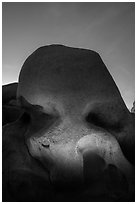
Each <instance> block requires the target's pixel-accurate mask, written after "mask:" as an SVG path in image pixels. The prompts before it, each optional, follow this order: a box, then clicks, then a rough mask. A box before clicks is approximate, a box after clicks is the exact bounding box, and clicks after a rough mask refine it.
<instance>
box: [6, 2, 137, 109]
mask: <svg viewBox="0 0 137 204" xmlns="http://www.w3.org/2000/svg"><path fill="white" fill-rule="evenodd" d="M134 15H135V11H134V3H127V2H123V3H118V2H117V3H116V2H114V3H112V2H108V3H98V2H96V3H93V2H88V3H83V2H80V3H74V2H72V3H70V2H69V3H51V2H50V3H47V2H44V3H36V2H32V3H18V2H16V3H8V2H5V3H3V9H2V16H3V19H2V21H3V23H2V27H3V28H2V34H3V36H2V38H3V39H2V42H3V45H2V47H3V50H2V54H3V56H2V58H3V69H2V70H3V84H6V83H9V82H14V81H17V80H18V75H19V71H20V69H21V66H22V64H23V62H24V61H25V59H26V58H27V57H28V55H29V54H31V53H32V52H33V51H34V50H35V49H37V48H38V47H39V46H42V45H47V44H52V43H54V44H55V43H58V44H59V43H60V44H65V45H68V46H74V47H82V48H89V49H92V50H95V51H97V52H99V54H100V55H101V57H102V59H103V61H104V63H105V64H106V66H107V68H108V69H109V71H110V73H111V74H112V76H113V78H114V80H115V82H116V84H117V86H118V87H119V89H120V92H121V95H122V97H123V98H124V101H125V103H126V105H127V107H128V108H131V107H132V103H133V101H134V97H135V93H134V91H135V88H134V82H135V79H134V75H135V62H134V60H135V59H134V58H135V57H134V44H135V39H134V38H135V36H134V35H135V32H134V23H135V22H134Z"/></svg>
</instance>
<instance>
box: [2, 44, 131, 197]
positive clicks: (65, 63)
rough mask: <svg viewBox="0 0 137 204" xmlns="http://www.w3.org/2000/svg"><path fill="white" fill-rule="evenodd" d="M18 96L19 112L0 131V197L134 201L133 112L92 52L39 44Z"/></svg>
mask: <svg viewBox="0 0 137 204" xmlns="http://www.w3.org/2000/svg"><path fill="white" fill-rule="evenodd" d="M17 102H18V105H19V106H20V108H21V109H23V110H24V114H22V117H20V118H19V120H18V121H16V122H14V123H11V124H9V125H7V126H4V130H3V145H4V149H3V158H4V159H3V160H4V164H3V171H4V176H3V177H4V179H3V189H4V190H3V192H4V193H3V194H4V196H3V199H4V200H8V201H133V200H134V118H133V116H132V114H131V113H130V112H129V111H128V109H127V108H126V106H125V104H124V102H123V100H122V98H121V95H120V93H119V91H118V88H117V86H116V84H115V82H114V81H113V79H112V77H111V75H110V74H109V72H108V70H107V68H106V66H105V65H104V63H103V61H102V60H101V58H100V56H99V55H98V54H97V53H96V52H94V51H91V50H85V49H77V48H70V47H66V46H61V45H51V46H45V47H41V48H39V49H38V50H36V51H35V52H34V53H33V54H32V55H31V56H29V57H28V59H27V60H26V61H25V63H24V65H23V67H22V70H21V72H20V76H19V84H18V89H17ZM7 185H8V187H7Z"/></svg>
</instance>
